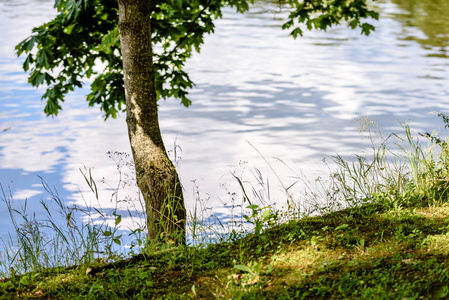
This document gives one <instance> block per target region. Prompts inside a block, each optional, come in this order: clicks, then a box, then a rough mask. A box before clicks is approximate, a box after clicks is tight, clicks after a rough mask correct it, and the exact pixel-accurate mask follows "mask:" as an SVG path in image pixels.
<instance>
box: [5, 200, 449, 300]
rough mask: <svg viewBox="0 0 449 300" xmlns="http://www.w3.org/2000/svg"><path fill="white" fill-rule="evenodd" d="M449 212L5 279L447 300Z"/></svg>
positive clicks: (326, 218) (179, 293) (329, 225)
mask: <svg viewBox="0 0 449 300" xmlns="http://www.w3.org/2000/svg"><path fill="white" fill-rule="evenodd" d="M448 216H449V205H439V206H429V207H403V208H388V207H387V206H384V205H378V204H367V205H364V206H362V207H359V208H352V209H345V210H342V211H338V212H334V213H330V214H326V215H323V216H316V217H307V218H303V219H301V220H298V221H290V222H288V223H285V224H282V225H279V226H276V227H272V228H269V229H267V230H265V231H264V232H263V233H262V234H260V235H258V236H256V235H254V234H251V235H248V236H246V237H244V238H242V239H239V240H236V241H233V242H229V243H221V244H214V245H210V246H208V247H206V248H204V249H199V248H193V247H185V248H175V249H171V250H168V251H164V252H159V253H155V254H141V255H138V256H135V257H133V258H131V259H128V260H118V261H116V262H113V263H102V262H100V261H98V262H96V263H94V264H89V265H81V266H77V267H72V268H58V269H44V270H39V271H35V272H32V273H27V274H24V275H21V276H16V277H13V278H9V279H3V280H2V281H1V282H0V297H1V298H2V299H13V298H25V299H26V298H43V299H124V298H133V299H172V298H173V299H184V298H198V299H214V298H224V299H231V298H233V299H290V298H294V299H329V298H330V299H439V298H447V297H449V256H448V254H449V218H448Z"/></svg>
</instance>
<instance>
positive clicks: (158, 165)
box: [118, 0, 186, 244]
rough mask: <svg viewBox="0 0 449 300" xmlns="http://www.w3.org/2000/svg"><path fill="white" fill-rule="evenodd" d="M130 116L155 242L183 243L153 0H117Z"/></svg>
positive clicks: (182, 208) (131, 137)
mask: <svg viewBox="0 0 449 300" xmlns="http://www.w3.org/2000/svg"><path fill="white" fill-rule="evenodd" d="M118 4H119V30H120V45H121V51H122V57H123V75H124V82H125V96H126V122H127V125H128V134H129V140H130V143H131V149H132V153H133V157H134V163H135V168H136V179H137V184H138V186H139V188H140V191H141V192H142V195H143V197H144V198H145V203H146V210H147V229H148V237H149V239H150V241H152V242H169V243H176V244H184V243H185V219H186V211H185V206H184V198H183V193H182V188H181V185H180V182H179V178H178V174H177V172H176V169H175V167H174V166H173V163H172V162H171V161H170V159H169V158H168V156H167V152H166V150H165V147H164V143H163V141H162V136H161V131H160V128H159V121H158V106H157V100H156V90H155V84H154V69H153V52H152V43H151V26H150V16H151V1H149V0H118Z"/></svg>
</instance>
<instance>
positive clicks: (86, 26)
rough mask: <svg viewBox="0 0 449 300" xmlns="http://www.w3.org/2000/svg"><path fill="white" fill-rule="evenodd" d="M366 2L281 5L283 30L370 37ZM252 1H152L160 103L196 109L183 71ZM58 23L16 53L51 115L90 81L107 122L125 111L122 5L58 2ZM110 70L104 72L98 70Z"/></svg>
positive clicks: (312, 0)
mask: <svg viewBox="0 0 449 300" xmlns="http://www.w3.org/2000/svg"><path fill="white" fill-rule="evenodd" d="M366 1H367V0H333V1H322V0H305V1H303V2H299V1H297V0H287V1H282V2H280V4H281V5H282V6H283V7H286V8H287V9H289V10H290V11H291V13H290V15H289V16H288V19H287V22H286V23H285V24H284V26H283V28H284V29H290V28H294V29H293V31H292V32H291V35H292V36H293V37H295V38H296V37H297V36H298V35H302V32H303V30H302V29H301V28H300V27H298V24H305V25H306V27H307V29H309V30H310V29H314V28H315V29H323V30H326V29H327V28H329V27H330V26H333V25H338V24H340V22H342V21H345V22H347V23H348V25H349V26H350V27H351V28H356V27H360V28H361V29H362V33H364V34H369V33H370V32H371V31H372V30H374V27H373V26H371V25H369V24H367V23H362V20H363V19H364V18H375V19H377V17H378V15H377V13H376V12H374V11H372V10H369V9H368V8H367V6H366ZM252 2H253V0H221V1H220V0H216V1H214V0H188V1H180V0H170V1H153V3H154V4H153V10H152V15H151V17H152V22H151V26H152V36H151V38H152V42H153V45H154V47H153V51H154V53H153V60H154V69H155V85H156V91H157V97H158V99H161V98H162V99H167V98H170V97H174V98H178V99H180V100H181V103H182V104H183V105H185V106H189V105H190V104H191V101H190V100H189V99H188V97H187V95H188V90H189V89H190V88H191V87H192V86H193V84H194V83H193V82H192V81H191V79H190V77H189V76H188V74H187V73H186V72H185V71H184V64H185V62H186V60H187V59H188V58H190V57H191V56H192V53H193V52H194V51H200V46H201V45H202V44H203V42H204V37H205V35H206V34H210V33H213V32H214V26H215V25H214V20H215V19H217V18H220V17H221V16H222V8H223V7H224V6H225V5H229V6H231V7H234V8H236V10H237V11H238V12H241V13H243V12H245V11H247V10H248V9H249V8H250V3H252ZM55 8H56V9H57V11H58V14H57V16H56V17H55V19H53V20H52V21H50V22H48V23H45V24H43V25H41V26H39V27H36V28H34V29H33V34H32V35H31V36H30V37H28V38H27V39H25V40H24V41H22V42H21V43H19V44H18V45H17V46H16V50H17V55H18V56H20V55H22V54H26V57H25V61H24V63H23V69H24V70H25V71H28V72H30V76H29V83H30V84H31V85H33V86H36V87H38V86H40V85H43V84H45V85H46V86H47V90H46V92H45V93H44V95H43V96H42V99H43V100H46V102H47V103H46V106H45V109H44V112H45V113H46V114H47V115H57V114H58V112H59V111H60V110H61V109H62V107H61V102H64V99H65V96H66V95H67V94H68V93H69V92H70V91H73V90H74V89H75V88H77V87H82V85H83V82H85V81H86V79H90V78H91V80H92V83H91V86H90V93H89V94H88V95H87V102H88V104H89V105H90V106H94V105H99V106H100V109H101V110H102V111H103V112H104V114H105V117H106V118H108V117H113V118H114V117H116V114H117V112H118V111H123V110H125V105H124V104H125V95H124V87H123V76H122V61H121V54H120V39H119V32H118V11H117V1H116V0H104V1H100V0H55ZM96 65H97V66H98V65H102V66H104V69H103V70H100V71H98V70H97V69H96V68H95V66H96Z"/></svg>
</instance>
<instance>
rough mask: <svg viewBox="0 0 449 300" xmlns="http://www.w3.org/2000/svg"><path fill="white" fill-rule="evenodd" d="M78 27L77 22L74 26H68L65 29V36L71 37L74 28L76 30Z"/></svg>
mask: <svg viewBox="0 0 449 300" xmlns="http://www.w3.org/2000/svg"><path fill="white" fill-rule="evenodd" d="M76 25H77V24H76V22H75V23H73V24H70V25H69V26H66V27H65V28H64V30H63V32H64V33H65V34H68V35H70V34H71V33H72V30H73V28H74V27H75V26H76Z"/></svg>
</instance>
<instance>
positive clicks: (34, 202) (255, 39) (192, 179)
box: [0, 0, 449, 237]
mask: <svg viewBox="0 0 449 300" xmlns="http://www.w3.org/2000/svg"><path fill="white" fill-rule="evenodd" d="M52 3H53V1H45V0H42V1H37V0H14V1H5V0H3V1H1V0H0V27H1V28H2V29H3V30H2V31H1V38H2V43H1V44H0V182H1V183H2V184H3V186H6V185H8V184H9V183H10V182H11V181H12V182H13V184H14V187H15V193H16V198H17V199H24V198H25V197H28V209H29V211H30V212H33V211H35V212H36V213H37V214H40V213H42V208H41V207H40V206H39V205H38V201H39V200H40V199H41V198H42V197H44V196H45V193H43V189H42V188H41V184H40V179H39V177H38V176H42V177H43V178H44V179H45V180H46V181H47V182H48V183H49V184H50V185H51V186H54V187H55V188H57V189H58V191H59V193H60V194H61V195H62V196H63V197H64V199H66V200H67V201H68V202H74V203H77V204H79V205H84V200H83V197H82V196H81V194H82V195H84V199H87V200H86V201H90V199H91V198H92V194H91V193H89V191H88V190H89V189H88V187H87V186H86V184H85V182H84V178H83V177H82V175H81V173H80V171H79V169H80V168H84V166H86V167H87V168H93V170H92V172H93V175H94V177H95V178H96V180H97V182H98V186H99V188H100V192H101V193H100V195H101V199H102V202H101V206H102V207H103V208H113V207H115V205H116V204H115V203H114V201H111V188H110V187H109V186H108V185H107V184H103V183H101V181H102V178H105V179H106V181H107V182H109V184H110V185H112V186H115V184H116V182H117V180H118V173H117V171H116V165H115V163H114V161H113V160H111V159H110V158H109V157H108V155H107V154H106V152H107V151H123V152H128V153H129V152H130V148H129V143H128V137H127V131H126V125H125V120H124V116H123V115H120V116H119V117H118V118H117V119H116V120H108V121H107V122H106V123H105V122H103V117H102V114H101V112H100V111H99V109H96V108H88V107H87V105H86V103H85V100H84V98H83V95H85V94H86V93H87V92H86V91H85V90H78V91H76V92H75V93H74V94H72V95H71V96H69V97H68V99H67V101H66V103H65V104H64V106H63V109H64V110H63V111H62V112H61V114H60V115H59V116H58V117H57V118H47V117H45V115H44V113H43V108H44V104H43V103H42V102H40V97H41V95H42V94H43V91H44V90H43V89H34V88H31V87H29V86H28V84H27V76H26V74H24V73H23V72H22V70H21V63H22V59H17V58H15V55H14V50H13V49H14V45H15V44H17V43H18V42H20V41H21V40H23V39H24V38H26V37H27V36H28V34H29V33H30V30H31V28H32V27H33V26H38V25H40V24H41V23H43V22H45V21H47V20H49V19H50V18H51V17H52V16H53V15H54V11H53V10H52ZM448 5H449V4H448V2H447V1H444V0H440V1H425V0H422V1H411V0H408V1H407V0H391V1H381V2H380V3H379V2H378V1H376V6H377V8H378V10H379V12H380V14H381V19H380V21H379V22H374V25H375V26H376V31H375V32H374V33H373V34H371V35H370V36H369V37H366V36H362V35H361V34H360V32H359V31H351V30H349V29H347V28H346V27H339V28H335V29H331V30H328V31H327V32H316V31H313V32H305V34H304V37H302V38H299V39H297V40H294V39H292V38H290V37H288V36H287V35H288V33H287V32H285V31H282V30H281V29H280V26H281V25H282V20H280V17H282V13H280V14H275V15H273V14H272V13H260V11H261V8H260V7H256V8H255V9H254V10H253V13H249V14H245V15H239V14H236V13H234V12H233V11H232V10H230V9H228V10H226V12H225V15H224V18H223V19H222V20H219V21H217V28H216V30H215V34H214V35H211V36H209V37H208V38H206V40H205V44H204V46H203V48H202V51H201V53H200V54H197V55H195V56H194V57H193V59H191V60H190V61H189V63H188V64H187V69H188V71H189V74H190V75H191V78H192V79H193V81H194V82H195V83H196V87H195V88H194V89H193V90H192V91H191V100H192V101H193V105H192V106H191V107H190V108H188V109H186V108H184V107H182V106H180V105H179V102H178V101H177V100H173V101H167V102H161V104H160V122H161V128H162V131H163V136H164V141H165V143H166V145H167V148H169V149H173V145H175V144H176V145H178V146H179V147H180V148H181V149H182V151H179V148H178V151H177V155H176V156H181V158H182V159H181V161H180V163H179V172H180V176H181V180H182V183H183V186H184V189H185V196H186V205H187V207H188V208H189V209H190V210H191V209H192V208H193V207H194V203H195V200H194V199H195V198H196V197H197V196H196V195H197V194H196V192H197V189H196V186H198V188H199V192H200V195H201V198H208V197H210V200H209V202H208V206H209V207H213V208H214V210H215V211H216V212H217V213H225V212H226V209H222V208H220V207H221V206H222V204H223V203H226V202H228V201H229V200H230V197H229V195H228V194H227V192H228V191H235V192H238V188H237V186H236V185H235V184H233V180H232V176H230V171H232V170H234V169H235V166H238V165H239V162H242V161H247V162H248V165H249V166H252V167H257V168H259V169H260V170H261V172H262V174H263V176H264V178H265V179H268V181H269V182H270V185H271V186H272V192H273V193H274V194H273V195H277V194H276V192H275V191H276V190H280V184H279V183H278V182H277V181H276V177H275V175H274V174H273V173H272V172H271V171H270V168H269V167H268V166H267V164H266V163H265V161H264V159H263V157H261V156H260V154H259V153H258V152H257V151H256V150H254V148H253V146H254V147H256V148H257V149H258V151H260V153H262V154H263V155H264V157H265V158H266V159H267V160H268V161H269V162H270V164H271V165H272V167H273V168H275V170H276V172H277V173H278V175H279V176H280V177H281V178H282V180H283V181H284V184H285V185H286V186H288V185H290V184H291V183H293V182H295V180H296V179H295V178H291V176H293V175H294V174H293V173H292V172H291V171H290V170H289V169H288V168H286V167H285V166H284V165H283V163H281V162H280V161H279V160H277V158H278V159H280V160H282V161H283V162H285V163H286V164H287V165H288V166H289V167H290V168H292V169H293V170H294V171H295V172H296V173H297V174H300V173H304V174H305V175H306V176H307V177H309V178H313V177H314V176H317V175H320V174H322V172H325V171H326V169H327V167H326V165H324V164H323V163H322V159H323V158H326V159H327V160H328V161H329V160H330V157H331V156H332V155H334V154H336V153H338V154H342V155H345V156H349V155H351V154H353V153H360V151H361V150H362V149H363V148H366V147H368V141H367V140H363V139H361V138H360V136H359V133H358V132H357V130H356V129H357V126H358V125H357V122H356V120H357V118H359V117H361V116H369V117H370V118H371V119H372V120H374V121H376V122H378V123H379V124H380V126H381V127H382V128H383V130H384V131H385V132H386V133H387V134H388V133H389V132H397V131H400V125H399V123H398V120H399V121H407V120H410V122H409V124H410V125H411V126H412V127H413V128H414V131H415V132H424V131H431V130H433V129H439V128H441V127H443V126H442V123H440V122H439V121H438V120H437V118H436V117H435V115H432V114H430V113H431V112H433V111H438V112H443V113H449V97H448V95H449V83H448V79H449V78H448V77H449V75H448V72H447V69H448V64H449V60H448V57H447V56H448V52H447V51H448V44H449V7H448ZM444 8H447V9H444ZM252 145H253V146H252ZM248 177H250V173H249V175H248ZM80 192H81V194H80ZM294 193H296V194H298V195H299V194H300V193H301V186H300V185H298V188H297V190H294ZM121 195H124V193H122V194H121ZM238 199H240V198H238ZM272 200H273V201H283V199H281V198H278V197H276V196H273V199H272ZM16 203H17V205H19V204H20V203H23V200H17V201H16ZM0 215H1V216H2V218H1V219H0V237H6V236H7V232H8V231H10V230H11V229H12V228H11V224H10V221H9V220H8V218H7V212H6V208H5V207H2V206H0Z"/></svg>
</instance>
